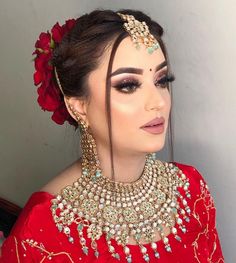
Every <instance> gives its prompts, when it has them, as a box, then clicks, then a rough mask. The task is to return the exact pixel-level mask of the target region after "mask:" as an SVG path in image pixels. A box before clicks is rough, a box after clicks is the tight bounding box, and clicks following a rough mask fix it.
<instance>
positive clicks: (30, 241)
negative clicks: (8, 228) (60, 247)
mask: <svg viewBox="0 0 236 263" xmlns="http://www.w3.org/2000/svg"><path fill="white" fill-rule="evenodd" d="M14 240H15V245H16V255H17V261H18V263H20V257H19V251H18V242H17V239H16V237H14ZM25 244H27V245H29V246H31V247H32V248H37V249H39V250H40V251H41V252H42V253H44V254H46V255H43V256H42V259H41V260H40V263H42V262H44V260H45V259H52V258H53V257H56V256H60V255H66V256H67V257H68V259H69V260H70V261H68V262H71V263H75V261H73V259H72V258H71V256H70V254H69V253H67V252H65V251H60V252H57V253H55V252H50V251H48V250H46V249H45V247H44V245H43V244H42V243H40V245H39V244H38V242H37V241H34V240H33V239H26V240H22V241H21V245H22V247H23V248H24V249H25V250H27V249H26V247H25Z"/></svg>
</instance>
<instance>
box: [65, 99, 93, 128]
mask: <svg viewBox="0 0 236 263" xmlns="http://www.w3.org/2000/svg"><path fill="white" fill-rule="evenodd" d="M68 106H69V108H70V110H71V111H72V113H73V114H74V116H75V117H76V120H77V122H78V124H79V125H80V127H81V128H82V129H83V130H84V131H85V130H88V124H87V123H86V122H85V121H84V120H82V118H81V117H80V116H79V114H78V113H77V112H76V111H75V110H74V108H73V107H72V106H71V105H70V104H69V103H68Z"/></svg>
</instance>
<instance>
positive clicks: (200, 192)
mask: <svg viewBox="0 0 236 263" xmlns="http://www.w3.org/2000/svg"><path fill="white" fill-rule="evenodd" d="M173 164H174V165H175V166H177V167H178V168H179V169H180V170H182V172H183V173H184V174H185V175H186V177H187V178H188V179H189V183H190V186H189V190H190V193H191V199H190V200H189V205H190V207H191V210H192V212H193V215H195V216H196V217H197V218H201V221H202V223H203V225H204V224H206V223H209V222H210V223H211V224H212V225H215V216H216V208H215V205H214V200H213V197H212V195H211V193H210V190H209V187H208V184H207V182H206V180H205V178H204V177H203V176H202V174H201V173H200V172H199V171H198V170H197V169H196V168H195V167H194V166H191V165H187V164H181V163H177V162H173Z"/></svg>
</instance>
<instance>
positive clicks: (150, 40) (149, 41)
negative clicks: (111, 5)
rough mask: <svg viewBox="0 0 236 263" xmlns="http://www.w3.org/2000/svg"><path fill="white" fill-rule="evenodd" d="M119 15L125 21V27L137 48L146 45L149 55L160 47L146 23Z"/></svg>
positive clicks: (132, 17)
mask: <svg viewBox="0 0 236 263" xmlns="http://www.w3.org/2000/svg"><path fill="white" fill-rule="evenodd" d="M117 14H118V15H119V16H120V17H121V19H122V20H123V21H125V23H124V24H123V27H124V28H125V30H126V31H127V32H128V33H129V35H130V37H131V39H132V41H133V42H134V44H135V45H136V48H139V47H140V44H144V45H145V46H146V47H147V50H148V53H150V54H152V53H153V51H154V50H156V49H158V48H159V47H160V45H159V43H158V42H157V40H156V38H155V37H154V36H153V35H152V34H151V33H150V31H149V28H148V25H147V24H146V22H145V21H143V22H140V21H138V20H137V19H135V18H134V16H132V15H126V14H121V13H117Z"/></svg>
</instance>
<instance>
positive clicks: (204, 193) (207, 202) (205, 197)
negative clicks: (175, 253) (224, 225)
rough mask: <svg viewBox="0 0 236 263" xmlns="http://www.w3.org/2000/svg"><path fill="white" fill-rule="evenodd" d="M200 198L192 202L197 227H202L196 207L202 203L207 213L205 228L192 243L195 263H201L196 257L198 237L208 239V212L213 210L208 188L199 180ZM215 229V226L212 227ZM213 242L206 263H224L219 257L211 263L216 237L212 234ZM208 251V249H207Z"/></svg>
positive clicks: (215, 246) (215, 247)
mask: <svg viewBox="0 0 236 263" xmlns="http://www.w3.org/2000/svg"><path fill="white" fill-rule="evenodd" d="M200 193H201V194H200V196H199V198H198V199H196V201H195V202H194V206H193V213H192V214H193V216H194V217H195V218H196V220H197V221H198V223H199V225H200V226H201V227H203V225H202V222H201V221H200V215H199V214H197V212H196V210H197V205H198V204H199V203H200V202H201V201H203V204H204V206H205V211H206V213H207V225H206V227H205V229H204V230H203V231H202V232H200V233H199V234H198V236H197V238H196V239H195V240H194V241H193V243H192V246H193V250H194V257H195V258H196V260H197V262H198V263H201V261H200V259H199V257H198V247H199V246H198V241H199V239H200V237H201V236H202V235H205V237H206V239H208V236H209V222H210V210H211V209H215V206H214V201H213V198H212V196H211V194H210V192H209V189H208V186H207V184H205V183H204V182H203V181H202V180H200ZM214 227H215V226H214ZM214 237H215V239H214V242H213V250H212V251H211V253H210V256H209V257H208V258H207V262H209V263H224V259H223V258H222V257H221V258H219V259H218V261H217V262H213V261H212V260H213V259H212V258H213V255H214V253H215V251H216V249H217V243H216V242H217V236H216V234H214ZM209 249H210V248H209Z"/></svg>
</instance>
